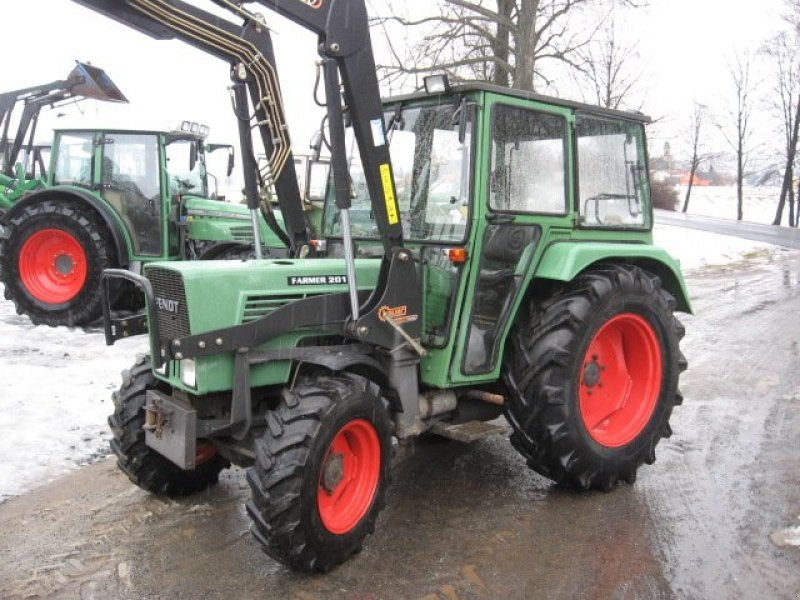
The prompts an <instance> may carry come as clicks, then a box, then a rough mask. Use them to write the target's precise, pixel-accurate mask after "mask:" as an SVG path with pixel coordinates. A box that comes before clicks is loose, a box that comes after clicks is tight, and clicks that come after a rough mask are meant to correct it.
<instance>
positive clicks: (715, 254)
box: [653, 225, 779, 270]
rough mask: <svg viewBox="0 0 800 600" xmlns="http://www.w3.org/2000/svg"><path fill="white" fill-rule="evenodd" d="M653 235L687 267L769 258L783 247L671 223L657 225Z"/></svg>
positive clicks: (655, 240)
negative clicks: (673, 225) (674, 225)
mask: <svg viewBox="0 0 800 600" xmlns="http://www.w3.org/2000/svg"><path fill="white" fill-rule="evenodd" d="M653 239H654V242H655V244H656V245H657V246H660V247H662V248H664V249H665V250H666V251H667V252H669V253H670V255H672V256H673V257H674V258H677V259H678V260H680V261H681V268H683V269H684V270H692V269H698V268H704V267H712V266H721V265H728V264H730V263H734V262H738V261H741V260H743V259H748V258H755V257H763V258H769V257H771V256H772V254H773V253H774V252H777V251H779V248H778V247H777V246H773V245H772V244H765V243H763V242H754V241H752V240H744V239H741V238H737V237H732V236H728V235H719V234H716V233H709V232H707V231H699V230H696V229H685V228H683V227H672V226H669V225H656V226H655V227H654V228H653Z"/></svg>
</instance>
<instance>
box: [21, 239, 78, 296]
mask: <svg viewBox="0 0 800 600" xmlns="http://www.w3.org/2000/svg"><path fill="white" fill-rule="evenodd" d="M87 271H88V269H87V263H86V253H85V252H84V250H83V247H82V246H81V244H80V242H79V241H78V240H77V239H75V237H73V236H72V235H70V234H69V233H68V232H66V231H64V230H62V229H41V230H39V231H37V232H35V233H34V234H33V235H31V236H30V237H28V239H26V240H25V242H24V243H23V245H22V248H21V249H20V252H19V277H20V279H21V280H22V283H23V285H24V286H25V289H27V290H28V293H29V294H30V295H31V296H33V297H34V298H36V299H37V300H39V301H40V302H46V303H48V304H63V303H65V302H69V301H70V300H72V299H73V298H74V297H75V296H77V295H78V294H79V293H80V291H81V289H82V288H83V285H84V283H86V274H87Z"/></svg>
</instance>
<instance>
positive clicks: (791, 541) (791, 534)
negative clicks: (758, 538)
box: [769, 517, 800, 548]
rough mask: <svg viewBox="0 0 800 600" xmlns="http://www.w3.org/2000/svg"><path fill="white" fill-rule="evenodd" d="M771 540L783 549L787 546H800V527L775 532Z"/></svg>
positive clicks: (799, 518) (771, 535)
mask: <svg viewBox="0 0 800 600" xmlns="http://www.w3.org/2000/svg"><path fill="white" fill-rule="evenodd" d="M798 520H800V517H798ZM769 538H770V539H771V540H772V543H773V544H775V545H776V546H779V547H781V548H783V547H786V546H800V525H798V526H797V527H787V528H786V529H781V530H779V531H773V532H772V533H771V534H770V536H769Z"/></svg>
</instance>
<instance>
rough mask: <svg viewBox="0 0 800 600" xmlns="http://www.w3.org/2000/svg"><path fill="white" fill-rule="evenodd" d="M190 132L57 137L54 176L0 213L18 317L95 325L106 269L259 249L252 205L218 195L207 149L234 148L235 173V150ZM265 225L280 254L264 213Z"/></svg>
mask: <svg viewBox="0 0 800 600" xmlns="http://www.w3.org/2000/svg"><path fill="white" fill-rule="evenodd" d="M185 129H186V131H178V132H172V133H167V132H158V131H123V130H111V129H92V130H62V131H57V132H56V133H55V138H54V140H53V145H52V156H51V164H50V169H49V172H48V173H47V176H46V178H45V179H44V180H42V181H40V182H39V181H38V180H30V179H28V180H27V182H28V183H22V184H20V185H18V186H17V189H19V188H21V187H24V186H26V185H27V186H29V187H33V188H35V189H32V190H26V193H25V194H24V195H20V196H18V197H16V198H15V201H14V202H13V203H9V204H8V205H7V207H8V208H7V211H6V212H5V214H4V215H3V216H2V218H1V219H0V225H2V227H3V229H2V233H0V280H2V282H3V283H4V285H5V297H6V298H7V299H8V300H11V301H13V302H14V304H15V305H16V309H17V312H18V313H21V314H26V315H28V316H30V318H31V320H32V321H33V322H34V323H37V324H40V323H41V324H47V325H70V326H72V325H86V324H89V323H91V322H93V321H95V320H96V319H98V318H99V316H100V311H101V304H100V288H99V285H100V277H101V274H102V272H103V270H104V269H106V268H111V267H116V268H125V269H132V270H134V271H140V270H141V267H142V265H144V264H146V263H149V262H152V261H156V260H161V261H163V260H191V259H197V258H201V259H202V258H230V257H241V256H249V255H251V254H252V252H253V248H252V245H253V237H254V236H253V228H252V223H251V216H250V213H249V212H248V211H247V208H246V207H245V206H243V205H237V204H229V203H226V202H220V201H218V196H217V195H216V192H214V193H211V192H210V191H209V185H208V178H209V175H208V173H207V172H206V153H207V151H209V150H212V151H213V150H222V151H227V152H229V160H228V175H230V172H231V170H232V169H233V148H232V147H231V146H227V145H212V146H207V145H206V144H205V142H204V136H203V135H201V133H202V132H194V133H193V132H192V131H191V124H190V123H186V127H185ZM19 168H20V169H21V167H19ZM32 181H36V185H33V183H31V182H32ZM29 184H30V185H29ZM260 228H261V239H262V240H263V242H264V243H265V244H266V245H267V246H268V247H275V248H276V252H278V253H279V254H280V252H281V251H280V248H281V247H282V246H283V245H282V243H281V242H280V240H278V238H277V237H276V236H275V234H274V233H273V232H272V231H271V230H270V229H269V228H268V227H267V226H266V223H265V222H264V221H263V219H262V220H261V222H260ZM118 288H119V289H117V290H116V291H115V294H114V295H115V296H116V297H119V300H120V304H119V306H120V308H132V306H131V302H132V301H133V302H135V300H132V299H131V297H130V294H127V293H125V292H126V289H125V286H118ZM137 297H138V295H137Z"/></svg>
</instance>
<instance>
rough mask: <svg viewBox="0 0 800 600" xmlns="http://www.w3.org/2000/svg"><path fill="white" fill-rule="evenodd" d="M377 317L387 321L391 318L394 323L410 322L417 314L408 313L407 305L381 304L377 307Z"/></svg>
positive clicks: (415, 318)
mask: <svg viewBox="0 0 800 600" xmlns="http://www.w3.org/2000/svg"><path fill="white" fill-rule="evenodd" d="M378 319H380V320H381V321H384V322H385V321H387V320H389V319H391V320H392V321H393V322H394V323H395V324H397V325H402V324H403V323H411V322H413V321H416V320H417V315H409V314H408V306H405V305H403V306H385V305H384V306H381V307H380V308H379V309H378Z"/></svg>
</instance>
